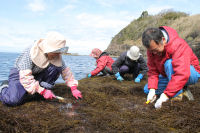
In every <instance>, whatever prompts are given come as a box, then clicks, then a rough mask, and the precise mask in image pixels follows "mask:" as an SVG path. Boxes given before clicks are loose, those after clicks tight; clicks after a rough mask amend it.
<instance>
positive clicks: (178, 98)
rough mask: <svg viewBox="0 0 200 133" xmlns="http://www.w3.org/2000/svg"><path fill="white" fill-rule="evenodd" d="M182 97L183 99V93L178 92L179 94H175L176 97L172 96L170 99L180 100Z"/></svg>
mask: <svg viewBox="0 0 200 133" xmlns="http://www.w3.org/2000/svg"><path fill="white" fill-rule="evenodd" d="M182 99H183V93H181V94H179V95H178V96H176V97H173V98H172V99H171V101H182Z"/></svg>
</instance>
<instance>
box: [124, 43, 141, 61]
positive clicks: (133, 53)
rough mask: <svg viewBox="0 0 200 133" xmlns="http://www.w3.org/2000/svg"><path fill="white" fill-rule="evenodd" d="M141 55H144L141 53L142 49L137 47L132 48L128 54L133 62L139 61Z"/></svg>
mask: <svg viewBox="0 0 200 133" xmlns="http://www.w3.org/2000/svg"><path fill="white" fill-rule="evenodd" d="M140 55H142V54H141V53H140V49H139V48H138V47H137V46H132V47H131V48H130V50H128V52H127V56H128V57H129V58H130V59H131V60H137V59H139V58H140Z"/></svg>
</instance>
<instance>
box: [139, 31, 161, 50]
mask: <svg viewBox="0 0 200 133" xmlns="http://www.w3.org/2000/svg"><path fill="white" fill-rule="evenodd" d="M162 37H163V34H162V32H161V30H160V29H159V28H148V29H146V30H145V31H144V32H143V34H142V43H143V45H144V46H145V47H146V48H149V47H150V42H151V40H154V41H155V43H156V44H159V43H160V42H161V41H162Z"/></svg>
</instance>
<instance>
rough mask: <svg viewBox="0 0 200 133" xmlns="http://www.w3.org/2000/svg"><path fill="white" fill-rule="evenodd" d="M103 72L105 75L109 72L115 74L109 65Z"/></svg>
mask: <svg viewBox="0 0 200 133" xmlns="http://www.w3.org/2000/svg"><path fill="white" fill-rule="evenodd" d="M101 72H102V73H103V75H107V74H110V75H113V72H112V70H111V69H110V68H109V67H107V66H106V67H105V68H104V69H103V70H102V71H101Z"/></svg>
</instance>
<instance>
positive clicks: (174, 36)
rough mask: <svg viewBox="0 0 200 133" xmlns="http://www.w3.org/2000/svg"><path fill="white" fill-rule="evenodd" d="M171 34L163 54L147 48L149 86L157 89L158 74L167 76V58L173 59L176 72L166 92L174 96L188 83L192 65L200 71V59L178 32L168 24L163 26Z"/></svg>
mask: <svg viewBox="0 0 200 133" xmlns="http://www.w3.org/2000/svg"><path fill="white" fill-rule="evenodd" d="M160 28H164V29H165V30H166V31H167V33H168V36H169V42H168V43H167V45H165V48H164V53H163V55H162V56H158V55H155V54H153V53H151V52H150V51H148V50H147V57H148V60H147V65H148V68H149V71H148V88H149V89H150V88H154V89H157V87H158V75H159V74H161V75H163V76H166V74H165V71H164V63H165V61H166V60H167V59H172V66H173V70H174V74H173V75H172V77H171V80H170V81H169V83H168V85H167V87H166V89H165V91H164V93H165V94H166V95H167V96H169V97H173V96H174V95H175V94H176V93H177V92H178V91H179V90H181V89H182V88H183V87H184V85H185V84H186V83H187V81H188V79H189V76H190V65H192V66H194V68H195V69H196V71H197V72H200V66H199V61H198V58H197V57H196V55H195V54H194V53H193V51H192V49H191V48H190V46H189V45H188V44H187V43H186V42H185V41H184V40H183V39H182V38H180V37H179V36H178V33H177V32H176V31H175V30H174V29H172V28H170V27H167V26H163V27H160Z"/></svg>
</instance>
